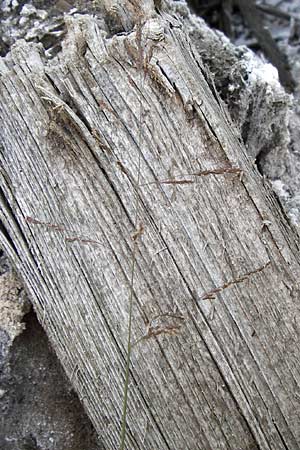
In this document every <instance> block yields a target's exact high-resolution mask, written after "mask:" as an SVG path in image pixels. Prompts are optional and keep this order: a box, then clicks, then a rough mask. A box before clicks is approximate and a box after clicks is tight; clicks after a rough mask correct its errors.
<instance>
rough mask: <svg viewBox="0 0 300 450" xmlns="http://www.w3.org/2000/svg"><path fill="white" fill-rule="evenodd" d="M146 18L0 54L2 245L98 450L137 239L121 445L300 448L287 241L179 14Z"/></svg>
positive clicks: (294, 264)
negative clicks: (46, 47) (121, 28)
mask: <svg viewBox="0 0 300 450" xmlns="http://www.w3.org/2000/svg"><path fill="white" fill-rule="evenodd" d="M145 3H147V2H145ZM148 3H149V5H150V3H151V2H148ZM142 19H143V20H142V22H141V26H140V25H139V24H137V25H136V27H135V28H134V29H133V30H132V31H130V30H129V31H128V33H124V34H116V35H114V36H111V37H107V36H106V35H105V33H104V32H102V31H101V30H100V29H99V27H98V25H97V19H96V18H92V17H90V16H78V17H75V18H73V19H70V21H69V23H68V35H67V37H66V39H65V41H64V44H63V50H62V52H60V53H59V54H58V56H57V57H56V58H55V59H53V60H51V61H48V62H47V61H46V60H45V59H44V58H43V54H42V53H43V52H42V48H41V47H40V46H38V45H36V44H28V43H25V42H18V43H17V44H16V45H15V46H14V48H13V49H12V51H11V53H10V55H9V56H8V57H6V58H5V59H2V60H1V62H0V71H1V80H0V83H1V84H0V89H1V104H0V117H1V124H2V136H1V152H0V155H1V220H2V224H3V225H2V228H1V243H2V245H3V246H4V247H5V250H6V251H7V253H8V255H9V257H10V258H11V260H12V261H13V262H14V264H15V266H16V268H17V269H18V271H19V273H20V274H21V275H22V277H23V280H24V283H25V285H26V288H27V290H28V293H29V294H30V297H31V300H32V302H33V304H34V307H35V309H36V311H37V314H38V317H39V320H40V321H41V323H42V324H43V326H44V328H45V330H46V331H47V333H48V335H49V337H50V339H51V342H52V344H53V346H54V348H55V350H56V352H57V354H58V356H59V357H60V359H61V362H62V364H63V366H64V368H65V370H66V372H67V374H68V376H69V378H70V380H71V382H72V384H73V385H74V387H75V388H76V390H77V392H78V393H79V396H80V399H81V401H82V402H83V404H84V406H85V407H86V410H87V411H88V413H89V416H90V417H91V419H92V421H93V423H94V425H95V427H96V429H97V431H98V433H99V434H100V436H101V438H102V442H103V447H104V448H106V449H109V450H113V449H117V448H118V446H119V434H120V426H121V414H122V401H123V385H124V376H125V362H126V351H127V333H128V312H129V296H130V289H131V288H130V285H131V270H132V262H133V257H132V249H133V246H134V245H135V246H136V264H135V270H134V283H133V292H134V299H133V300H134V301H133V322H132V327H133V338H132V342H133V343H134V347H133V352H132V361H131V370H130V386H129V405H128V416H127V428H128V434H127V448H128V449H139V450H142V449H144V450H154V449H155V450H167V449H169V450H170V449H171V450H187V449H189V450H195V449H199V450H203V449H205V450H209V449H211V450H216V449H231V450H238V449H240V450H247V449H248V450H250V449H263V450H268V449H269V450H274V449H276V450H281V449H282V450H283V449H290V450H296V449H299V448H300V427H299V415H300V390H299V375H300V372H299V369H300V361H299V326H300V323H299V317H300V316H299V314H300V311H299V309H300V306H299V284H298V281H299V275H300V267H299V243H298V237H297V235H296V233H295V232H294V231H293V230H292V229H291V228H290V226H289V224H288V222H287V220H286V218H285V217H284V216H283V214H282V213H281V211H280V208H279V206H278V203H277V201H276V200H275V198H274V197H273V195H272V193H271V192H270V190H269V188H268V186H266V184H265V183H264V179H263V178H262V177H261V176H260V174H259V173H258V172H257V170H256V168H255V167H254V166H253V164H252V163H251V161H250V160H249V159H248V158H247V156H246V152H245V148H244V146H243V144H242V141H241V138H240V136H239V134H238V132H237V131H236V129H235V128H234V126H233V125H232V123H231V121H230V119H229V117H228V114H227V113H226V110H225V108H224V106H223V104H222V102H221V101H220V100H219V98H218V96H217V95H216V93H215V91H214V89H213V86H212V84H211V83H210V81H209V78H207V76H206V72H205V70H204V67H203V64H202V61H201V59H200V57H199V55H198V53H197V51H196V50H195V49H194V47H193V46H192V45H191V43H190V41H189V40H188V38H187V37H186V34H185V31H184V29H182V26H181V23H180V21H178V20H177V19H176V18H175V17H173V16H169V15H167V14H163V13H162V14H161V15H158V14H155V13H154V11H153V10H151V8H150V9H149V11H146V12H145V13H144V16H143V17H142ZM136 217H137V220H136ZM136 225H137V226H136ZM53 388H54V389H55V386H54V387H53Z"/></svg>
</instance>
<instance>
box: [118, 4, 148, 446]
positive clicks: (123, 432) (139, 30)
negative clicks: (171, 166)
mask: <svg viewBox="0 0 300 450" xmlns="http://www.w3.org/2000/svg"><path fill="white" fill-rule="evenodd" d="M137 18H138V20H137V25H136V43H137V47H138V54H139V61H138V70H139V73H140V90H141V92H142V88H143V81H144V78H145V72H143V73H142V67H143V48H142V23H141V14H140V13H139V12H138V11H137ZM143 75H144V76H143ZM141 128H142V100H141V99H140V108H139V136H138V175H137V182H136V186H135V195H136V197H135V230H136V231H135V233H134V235H133V249H132V263H131V279H130V292H129V320H128V338H127V356H126V369H125V383H124V395H123V412H122V425H121V434H120V450H124V449H125V440H126V418H127V405H128V388H129V372H130V362H131V351H132V344H131V335H132V310H133V292H134V290H133V284H134V272H135V265H136V251H137V244H138V239H137V238H138V237H139V236H140V235H141V234H142V232H143V225H140V227H139V229H138V219H139V187H140V177H141V141H142V130H141Z"/></svg>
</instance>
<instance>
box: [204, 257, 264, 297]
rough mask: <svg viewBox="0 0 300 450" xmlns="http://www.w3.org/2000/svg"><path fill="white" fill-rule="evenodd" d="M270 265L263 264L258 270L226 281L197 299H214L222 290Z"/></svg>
mask: <svg viewBox="0 0 300 450" xmlns="http://www.w3.org/2000/svg"><path fill="white" fill-rule="evenodd" d="M269 264H271V261H268V262H267V263H266V264H264V265H263V266H262V267H259V268H258V269H255V270H252V271H251V272H248V273H245V274H244V275H241V276H240V277H238V278H235V279H234V280H230V281H227V282H226V283H224V284H223V285H222V286H219V287H217V288H215V289H212V290H211V291H208V292H204V294H202V295H201V297H200V298H199V301H200V300H207V299H214V298H216V294H218V293H219V292H222V291H224V289H227V288H229V287H231V286H233V285H235V284H238V283H242V282H243V281H246V280H248V278H249V277H250V276H251V275H254V274H256V273H259V272H262V271H263V270H264V269H265V268H266V267H268V265H269Z"/></svg>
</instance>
